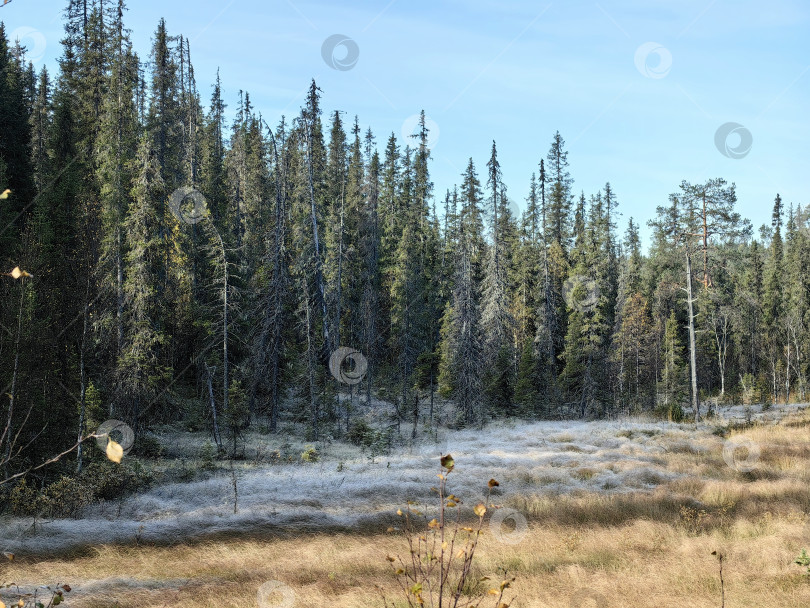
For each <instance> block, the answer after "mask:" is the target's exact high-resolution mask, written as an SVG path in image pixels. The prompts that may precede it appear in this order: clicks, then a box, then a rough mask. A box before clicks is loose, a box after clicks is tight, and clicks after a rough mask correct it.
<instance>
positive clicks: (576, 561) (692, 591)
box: [0, 413, 810, 608]
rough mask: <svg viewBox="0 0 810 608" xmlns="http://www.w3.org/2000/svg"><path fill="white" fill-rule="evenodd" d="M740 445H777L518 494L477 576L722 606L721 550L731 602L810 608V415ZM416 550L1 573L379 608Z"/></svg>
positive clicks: (306, 545) (55, 565)
mask: <svg viewBox="0 0 810 608" xmlns="http://www.w3.org/2000/svg"><path fill="white" fill-rule="evenodd" d="M734 436H735V437H746V438H748V439H751V440H752V441H755V442H757V444H758V445H760V446H761V455H760V458H759V463H758V466H757V468H756V469H754V470H752V471H750V472H738V471H735V470H734V469H733V468H731V467H729V466H727V465H726V463H725V462H724V461H723V458H722V451H721V449H722V443H723V439H721V438H719V437H713V436H706V438H705V440H704V441H705V447H706V448H707V449H706V450H704V451H698V452H696V451H693V450H686V449H677V447H675V448H674V449H671V450H669V451H668V452H667V453H665V454H664V455H663V456H662V458H664V459H665V460H666V462H667V466H668V468H669V469H671V470H677V471H685V472H692V473H693V474H692V475H691V476H690V477H688V478H683V479H679V480H677V481H673V482H671V483H668V484H665V485H663V486H660V487H659V488H658V489H657V490H655V491H654V492H651V493H640V492H639V493H633V494H625V495H615V496H611V497H608V496H604V495H598V494H580V495H569V496H560V497H530V498H521V499H515V500H512V501H511V502H510V503H509V504H507V505H506V506H508V507H511V508H515V509H518V510H519V511H520V512H521V513H524V514H525V515H526V517H527V519H528V522H529V530H528V533H527V534H526V536H525V537H524V538H523V540H522V541H521V542H520V543H518V544H515V545H508V544H505V543H501V542H498V541H497V540H496V539H495V538H494V537H493V536H492V535H491V534H490V533H489V532H487V533H486V534H485V535H484V536H483V537H482V540H481V544H480V546H479V550H478V553H477V559H476V563H477V573H480V574H482V575H483V574H492V575H497V574H496V573H497V572H498V569H499V568H501V569H503V568H506V569H507V570H508V571H509V573H510V576H511V575H514V576H516V577H517V580H516V581H515V583H514V585H513V587H512V590H513V592H514V594H515V595H517V600H515V602H514V603H513V604H512V605H513V606H514V607H515V608H518V607H538V608H539V607H543V608H546V607H547V608H571V607H573V606H575V607H576V608H619V607H625V608H635V607H639V608H641V607H644V608H650V607H655V608H658V607H661V608H663V607H673V608H674V607H678V608H681V607H689V608H703V607H706V608H708V607H719V606H720V582H719V577H718V573H717V560H716V558H715V557H714V556H712V555H711V552H712V551H714V550H717V551H720V552H722V553H723V554H724V555H726V560H725V563H724V578H725V583H726V584H725V589H726V606H727V607H728V608H737V607H740V608H741V607H755V608H799V607H804V606H810V577H809V576H806V575H803V574H802V569H801V568H800V567H799V566H797V565H794V564H793V563H792V562H793V560H794V559H795V557H796V556H797V554H798V553H799V551H800V549H801V548H802V547H805V548H807V549H808V550H810V515H808V513H810V485H808V482H809V481H810V474H808V471H810V416H808V415H807V414H806V413H805V415H804V417H803V418H802V419H793V420H792V421H790V422H788V423H787V424H780V425H778V426H773V427H755V428H752V429H749V430H746V431H743V432H739V433H735V434H734ZM457 466H458V470H457V472H456V473H455V474H456V475H463V463H457ZM581 474H582V475H589V474H591V471H586V470H584V469H583V470H582V471H581ZM426 483H430V481H429V480H426ZM406 551H407V545H406V543H405V541H404V539H403V538H402V537H400V536H393V535H390V534H384V533H379V532H377V531H374V530H363V531H355V532H344V533H330V534H325V533H319V534H300V535H293V534H290V533H285V534H282V535H276V536H267V537H265V538H262V539H255V538H252V539H250V540H245V539H239V538H237V539H233V538H231V539H222V540H210V541H207V542H202V543H197V544H193V545H180V546H169V547H149V546H147V547H143V546H142V547H100V548H97V549H95V550H93V551H92V552H91V553H89V554H84V555H69V556H63V557H61V558H59V559H53V558H51V559H45V558H36V559H34V558H27V559H24V560H20V561H15V562H13V563H10V564H8V565H7V566H6V568H5V571H4V572H3V573H2V574H1V575H0V578H3V579H4V580H6V581H9V580H13V581H21V582H22V581H24V582H26V583H37V584H45V583H56V582H68V583H70V584H71V586H72V587H73V589H74V591H73V592H72V594H70V595H74V596H75V597H74V598H71V599H70V600H69V602H68V604H67V605H68V606H76V607H98V608H101V607H102V606H104V607H106V606H120V607H121V608H128V607H132V608H135V607H138V608H144V607H151V606H155V607H157V606H210V607H214V606H217V607H222V606H234V607H236V606H239V607H255V606H257V601H256V592H257V589H258V588H259V586H260V585H261V584H262V583H264V582H265V581H269V580H277V581H281V582H283V583H284V584H286V585H287V586H289V588H290V589H291V590H292V591H293V592H294V593H295V597H296V600H295V606H296V607H312V608H318V607H326V606H329V607H330V608H350V607H351V608H363V607H372V606H376V607H379V606H381V605H382V601H381V599H380V596H379V594H378V592H377V591H376V586H377V585H379V586H381V587H382V588H384V589H385V590H386V591H387V592H388V594H389V597H395V595H396V594H395V589H396V585H395V580H394V577H393V575H392V573H391V570H390V567H389V564H388V563H387V562H386V560H385V556H386V555H387V554H395V553H399V554H403V553H405V552H406ZM274 597H278V599H279V600H280V598H281V596H274Z"/></svg>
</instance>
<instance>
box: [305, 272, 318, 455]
mask: <svg viewBox="0 0 810 608" xmlns="http://www.w3.org/2000/svg"><path fill="white" fill-rule="evenodd" d="M302 282H303V283H304V300H305V302H306V332H307V377H308V380H309V411H310V417H311V420H312V437H313V439H314V440H315V441H317V440H318V401H317V399H316V398H315V370H314V367H313V364H312V314H311V309H310V306H309V289H308V288H307V282H306V279H304V280H303V281H302Z"/></svg>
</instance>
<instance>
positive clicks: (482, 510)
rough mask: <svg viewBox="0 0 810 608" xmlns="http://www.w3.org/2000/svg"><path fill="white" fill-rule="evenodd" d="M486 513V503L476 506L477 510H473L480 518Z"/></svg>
mask: <svg viewBox="0 0 810 608" xmlns="http://www.w3.org/2000/svg"><path fill="white" fill-rule="evenodd" d="M486 512H487V508H486V507H485V506H484V503H481V502H479V503H478V504H477V505H475V508H474V509H473V513H475V514H476V515H477V516H478V517H483V516H484V513H486Z"/></svg>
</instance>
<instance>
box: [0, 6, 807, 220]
mask: <svg viewBox="0 0 810 608" xmlns="http://www.w3.org/2000/svg"><path fill="white" fill-rule="evenodd" d="M64 4H65V2H64V1H63V0H13V1H12V2H11V3H10V4H8V5H6V6H5V7H3V8H0V20H2V21H4V22H5V24H6V31H7V33H12V32H14V31H19V32H22V34H23V38H22V42H23V43H24V44H26V46H28V47H29V49H31V50H32V51H35V53H34V54H35V55H36V56H37V57H36V58H37V59H38V65H41V64H42V63H45V64H47V65H49V66H52V65H55V61H56V58H57V57H58V55H59V54H60V52H61V48H60V45H59V39H60V38H61V35H62V30H61V13H62V10H63V8H64ZM160 17H165V19H166V22H167V26H168V28H169V31H170V33H172V34H181V33H182V34H184V35H186V36H187V37H188V38H189V39H190V40H191V55H192V61H193V63H194V66H195V70H196V75H197V81H198V85H199V88H200V91H201V94H202V97H203V100H204V101H205V102H207V101H208V98H209V96H210V91H211V88H210V87H211V83H212V82H213V80H214V76H215V73H216V69H217V68H218V67H219V68H220V70H221V77H222V80H223V86H224V93H225V96H226V101H227V103H228V104H229V110H233V109H234V108H235V106H236V100H237V93H238V91H239V90H240V89H244V90H247V91H249V92H250V95H251V99H252V101H253V103H254V105H255V107H256V108H257V109H258V110H259V111H261V113H262V115H263V116H264V118H265V119H266V120H267V122H268V123H270V124H275V123H276V122H277V121H278V119H279V118H280V117H281V115H282V114H286V115H287V116H288V117H291V116H294V115H295V114H297V112H298V109H299V108H300V106H301V104H302V102H303V96H304V92H305V90H306V88H307V86H308V84H309V82H310V79H311V78H315V80H316V82H317V83H318V85H319V86H320V87H321V89H322V90H323V97H322V106H323V109H324V111H325V113H328V112H331V111H333V110H336V109H337V110H341V111H345V112H347V113H348V116H347V117H346V118H348V120H352V119H353V116H354V115H355V114H357V115H358V116H359V120H360V124H361V126H362V127H363V129H364V130H365V128H366V127H368V126H370V127H371V129H372V131H373V132H374V133H375V135H376V137H377V143H378V146H379V147H380V149H382V147H383V146H384V144H385V140H386V139H387V137H388V135H389V134H390V133H391V132H394V133H395V134H396V135H397V137H398V139H400V140H401V139H402V133H403V126H405V128H406V130H407V125H409V124H411V125H412V124H413V122H414V121H413V119H412V117H413V116H414V115H415V114H418V112H419V111H420V110H421V109H424V110H425V112H426V113H427V115H428V117H429V118H430V119H431V121H432V123H431V124H433V125H434V126H435V127H436V129H435V133H434V136H435V145H434V146H433V150H432V153H433V162H432V165H431V171H432V175H433V181H434V183H435V191H436V195H437V197H438V199H439V200H441V199H442V198H443V194H444V191H445V190H446V189H447V188H452V186H453V184H455V183H457V182H458V181H459V174H460V173H461V171H462V170H463V169H464V167H465V166H466V162H467V159H468V158H470V157H472V158H473V160H474V161H475V163H476V167H477V168H478V171H479V176H481V177H482V181H483V180H484V173H485V170H486V167H485V163H486V161H487V159H488V158H489V151H490V147H491V145H492V140H493V139H494V140H495V141H496V142H497V145H498V151H499V159H500V162H501V167H502V170H503V175H504V179H505V182H506V184H507V187H508V191H509V196H510V198H512V199H514V200H515V201H516V204H517V205H518V208H520V209H522V208H523V207H525V202H524V200H525V197H526V195H527V193H528V184H529V178H530V176H531V173H532V172H533V171H536V170H537V165H538V163H539V160H540V158H543V157H545V155H546V153H547V152H548V148H549V144H550V141H551V137H552V135H553V134H554V132H555V131H556V130H559V131H560V133H561V134H562V136H563V138H564V139H565V140H566V142H567V148H568V150H569V161H570V164H571V167H570V170H571V174H572V177H573V178H574V188H575V192H576V193H577V194H578V193H579V192H580V191H581V190H584V192H585V194H586V195H590V194H591V193H594V192H596V191H597V190H598V189H600V188H601V187H603V186H604V184H605V182H607V181H610V182H611V185H612V186H613V189H614V191H615V192H616V193H617V195H618V199H619V211H620V212H621V213H622V218H621V220H620V221H621V230H622V231H623V230H624V226H625V225H626V222H627V219H628V218H629V217H630V216H633V217H634V218H635V219H636V221H638V222H640V223H641V224H642V225H643V226H645V228H644V234H645V235H646V234H648V230H647V229H646V222H647V220H648V219H650V218H651V217H653V215H654V212H655V207H656V206H657V205H660V204H665V203H666V202H667V196H668V194H669V193H670V192H673V191H675V190H676V189H677V187H678V184H679V183H680V182H681V180H683V179H686V180H689V181H692V182H699V181H703V180H706V179H709V178H712V177H724V178H725V179H726V180H727V181H729V182H735V183H736V184H737V194H738V199H739V203H738V209H739V211H740V212H741V213H742V214H743V215H744V216H746V217H748V218H750V219H751V220H752V221H753V223H754V225H755V226H757V227H758V226H759V225H760V224H762V223H764V222H769V221H770V210H771V207H772V204H773V199H774V197H775V195H776V193H777V192H779V193H780V194H781V195H782V198H783V200H784V201H785V202H786V203H791V202H792V203H794V204H801V205H803V206H804V205H807V204H810V172H809V171H808V167H810V145H808V144H810V121H808V119H807V118H808V117H807V109H808V107H810V104H808V102H809V101H810V3H807V2H804V1H802V0H773V1H772V2H770V3H768V4H766V3H763V2H761V1H758V2H754V1H749V0H740V1H735V2H732V1H731V0H695V1H692V0H680V1H677V2H676V1H674V0H668V1H666V2H665V1H661V0H646V1H644V0H628V1H613V0H600V1H599V2H589V1H576V0H574V1H566V2H563V1H559V0H558V1H557V2H546V1H545V0H541V1H540V2H538V3H535V2H519V1H515V0H503V1H501V2H495V1H493V2H489V1H484V0H465V1H464V2H462V1H460V0H444V1H438V2H435V1H434V2H423V1H421V0H415V1H413V0H412V1H407V0H393V1H392V0H379V1H370V0H369V1H356V2H343V3H326V2H313V1H308V0H271V1H269V2H259V1H257V0H223V1H221V2H215V1H212V0H199V1H197V2H194V3H186V2H155V1H153V0H140V1H139V2H137V3H136V2H131V3H130V7H129V13H128V15H127V17H126V22H127V25H128V26H129V27H130V28H131V29H132V30H133V31H132V37H133V40H134V43H135V46H136V49H137V50H138V51H139V53H140V54H141V56H142V57H146V56H147V55H148V49H149V45H150V39H151V36H152V34H153V32H154V29H155V26H156V24H157V21H158V19H159V18H160ZM19 28H25V29H19ZM32 30H33V31H32ZM334 34H342V35H344V36H345V37H347V38H349V39H351V40H352V41H354V43H355V44H356V47H357V49H358V50H359V55H358V57H357V58H356V59H357V60H356V63H354V65H353V67H351V69H346V70H340V69H334V68H333V67H330V66H329V65H327V62H326V61H325V60H324V58H323V57H322V46H323V43H324V41H325V40H326V39H327V38H328V37H329V36H332V35H334ZM349 44H351V43H349ZM346 52H347V51H346V46H345V45H343V46H338V47H337V48H336V49H335V53H334V55H331V56H332V57H334V58H335V60H336V61H338V62H340V61H342V60H344V59H345V58H344V56H345V54H346ZM327 56H330V55H329V54H327ZM347 59H348V60H352V59H353V57H348V58H347ZM325 118H328V117H325ZM409 119H411V120H410V121H409ZM729 122H733V123H737V125H739V126H738V127H736V129H733V128H729V129H728V130H729V131H731V132H730V134H729V135H728V137H727V138H725V139H723V138H722V137H721V147H722V148H723V149H724V150H728V151H727V154H728V155H729V156H732V157H729V156H726V155H724V154H722V153H721V151H720V150H718V148H717V147H716V145H715V134H716V132H717V130H718V129H719V128H720V127H721V125H724V124H726V123H729ZM748 134H750V141H751V142H752V143H751V145H750V149H748V151H747V153H746V151H745V150H744V149H740V146H741V144H742V146H743V147H746V146H747V142H746V138H747V136H748ZM722 144H725V145H722ZM735 150H739V152H738V153H735ZM733 156H740V158H733Z"/></svg>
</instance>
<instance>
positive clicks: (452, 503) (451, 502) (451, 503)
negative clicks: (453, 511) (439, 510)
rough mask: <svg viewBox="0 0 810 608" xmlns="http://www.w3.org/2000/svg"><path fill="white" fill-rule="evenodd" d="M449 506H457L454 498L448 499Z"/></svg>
mask: <svg viewBox="0 0 810 608" xmlns="http://www.w3.org/2000/svg"><path fill="white" fill-rule="evenodd" d="M447 506H448V507H455V506H456V503H454V502H453V501H452V500H448V501H447Z"/></svg>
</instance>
